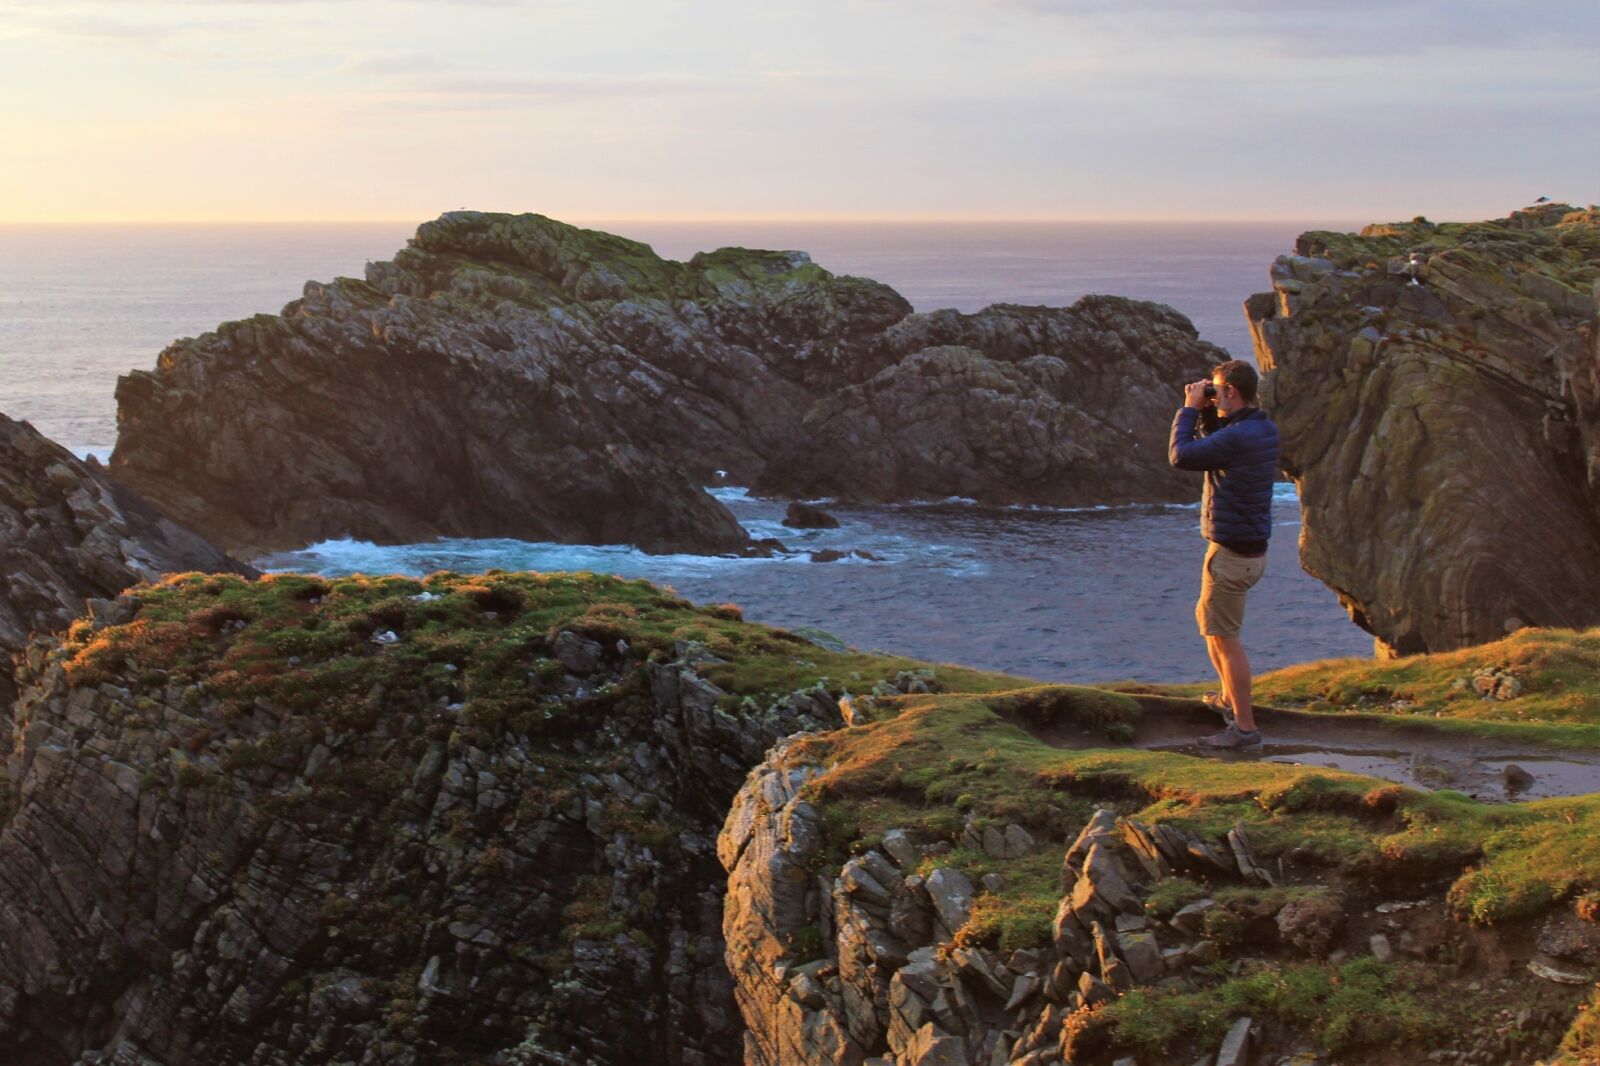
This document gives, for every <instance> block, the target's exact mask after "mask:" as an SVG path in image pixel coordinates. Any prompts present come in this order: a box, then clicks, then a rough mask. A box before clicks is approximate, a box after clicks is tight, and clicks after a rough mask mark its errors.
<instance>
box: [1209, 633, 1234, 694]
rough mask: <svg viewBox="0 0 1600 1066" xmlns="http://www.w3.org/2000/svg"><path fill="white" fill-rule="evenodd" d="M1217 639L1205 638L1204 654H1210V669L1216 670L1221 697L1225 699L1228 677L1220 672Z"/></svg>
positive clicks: (1219, 654) (1220, 655)
mask: <svg viewBox="0 0 1600 1066" xmlns="http://www.w3.org/2000/svg"><path fill="white" fill-rule="evenodd" d="M1217 639H1218V638H1216V637H1207V638H1206V654H1207V655H1209V656H1211V669H1213V670H1215V671H1216V672H1217V681H1218V683H1219V684H1221V686H1222V698H1223V699H1227V698H1228V679H1227V677H1226V676H1224V674H1223V672H1222V653H1221V652H1219V651H1218V650H1217ZM1230 706H1231V704H1230Z"/></svg>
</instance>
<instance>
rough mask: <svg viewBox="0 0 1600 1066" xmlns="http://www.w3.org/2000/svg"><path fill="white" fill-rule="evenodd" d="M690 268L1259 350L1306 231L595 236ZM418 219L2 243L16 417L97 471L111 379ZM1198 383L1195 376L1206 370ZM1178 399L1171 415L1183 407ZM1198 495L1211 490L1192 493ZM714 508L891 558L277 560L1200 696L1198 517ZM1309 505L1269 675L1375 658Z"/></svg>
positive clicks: (4, 365) (1293, 509) (1278, 583)
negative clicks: (499, 582)
mask: <svg viewBox="0 0 1600 1066" xmlns="http://www.w3.org/2000/svg"><path fill="white" fill-rule="evenodd" d="M582 224H586V225H593V226H596V227H598V228H602V229H606V230H609V231H611V232H615V233H621V234H623V235H625V236H629V237H633V238H635V239H638V240H642V241H645V242H646V243H649V244H650V245H652V246H653V247H654V248H655V249H656V251H657V252H658V253H660V254H662V255H664V256H667V257H669V258H673V259H683V258H687V257H688V256H690V255H692V254H693V253H694V252H696V251H701V250H708V249H712V248H717V247H723V246H727V245H742V246H746V247H768V248H786V249H787V248H798V249H802V250H805V251H807V252H809V253H810V254H811V255H812V258H813V259H814V260H815V261H816V262H818V263H819V264H821V265H822V266H824V267H826V268H828V269H830V270H832V271H834V272H836V273H848V274H858V275H862V276H866V277H871V278H876V279H878V280H880V281H884V282H887V283H888V284H890V285H892V286H894V287H895V288H896V289H898V290H899V291H900V292H901V293H902V294H903V295H905V296H906V298H907V299H909V300H910V301H911V302H912V304H913V305H914V306H915V307H916V308H917V309H918V310H932V309H934V308H938V307H954V308H957V309H958V310H962V311H975V310H978V309H979V308H981V307H984V306H986V305H988V304H990V303H995V302H1002V301H1003V302H1010V303H1023V304H1050V305H1066V304H1070V303H1071V302H1072V301H1074V300H1075V299H1077V298H1078V297H1079V296H1082V295H1084V294H1086V293H1115V294H1117V295H1122V296H1131V297H1137V298H1141V299H1149V300H1156V301H1159V302H1162V303H1166V304H1169V305H1171V306H1172V307H1174V308H1176V309H1177V310H1179V311H1181V312H1183V313H1184V314H1186V315H1188V316H1189V318H1190V319H1191V320H1192V321H1193V322H1194V323H1195V326H1196V328H1197V329H1198V330H1199V331H1200V335H1201V336H1202V337H1204V338H1205V339H1207V340H1210V341H1213V342H1214V343H1216V344H1218V345H1221V346H1222V347H1224V348H1226V349H1228V350H1229V351H1230V352H1232V353H1233V354H1234V355H1236V356H1238V357H1241V358H1248V357H1249V356H1250V341H1249V333H1248V330H1247V328H1246V326H1245V323H1244V317H1243V314H1242V311H1241V304H1242V303H1243V301H1244V298H1245V297H1246V296H1247V295H1249V294H1250V293H1252V292H1256V291H1258V290H1263V289H1265V288H1266V286H1267V268H1268V267H1269V265H1270V264H1271V262H1272V259H1273V257H1274V256H1276V255H1278V254H1279V253H1281V252H1283V251H1285V250H1287V249H1289V248H1290V247H1292V245H1293V241H1294V238H1295V236H1296V235H1297V234H1298V233H1300V232H1301V231H1303V230H1306V229H1313V228H1340V229H1347V228H1349V227H1350V225H1351V224H1350V223H1348V222H1339V221H1331V220H1310V221H1307V222H1305V223H1182V224H1173V223H1144V224H1127V223H1049V224H1025V223H1008V224H996V223H881V224H880V223H855V224H841V223H800V222H771V223H762V222H727V223H712V222H704V223H664V222H615V221H611V222H605V221H590V222H583V223H582ZM414 228H415V227H414V225H413V224H410V223H362V224H341V225H326V224H323V225H182V226H155V225H150V226H133V225H129V226H100V225H96V226H89V225H85V226H56V225H50V226H15V225H12V226H0V411H3V412H4V413H6V414H8V415H10V416H12V417H14V418H24V419H27V420H28V421H30V422H32V423H33V424H34V425H35V426H37V427H38V428H39V429H40V430H41V431H42V432H44V433H45V434H46V435H48V436H50V437H52V438H53V439H55V440H57V441H59V442H61V443H62V444H65V445H67V446H68V447H70V448H72V449H73V450H74V451H76V452H78V453H79V454H80V455H87V454H98V455H104V454H107V453H109V451H110V449H111V447H112V445H113V444H114V443H115V440H116V409H115V400H114V397H113V390H114V388H115V385H116V378H117V376H118V375H119V374H121V373H124V372H126V371H127V370H128V369H130V368H135V367H146V368H147V367H150V366H152V365H153V364H154V361H155V357H156V354H157V353H158V352H159V351H160V350H161V349H162V348H163V347H165V346H166V345H167V344H168V343H170V342H171V341H172V340H174V339H176V338H178V337H184V336H192V335H195V334H197V333H201V332H204V331H206V330H208V329H211V328H213V327H214V326H215V325H216V324H217V323H219V322H222V321H226V320H229V319H236V318H243V317H247V316H249V315H252V314H257V313H262V312H276V311H278V310H279V309H280V308H281V307H282V306H283V304H285V303H286V302H288V301H289V300H292V299H294V298H295V297H297V296H298V295H299V293H300V288H301V286H302V284H303V283H304V282H305V281H306V280H307V279H317V280H326V279H329V278H332V277H334V276H337V275H355V276H359V275H360V274H361V271H362V268H363V265H364V264H365V263H366V262H367V261H369V260H374V259H386V258H389V257H390V256H391V255H392V254H393V252H394V251H395V250H396V249H398V248H399V247H400V246H401V245H402V244H403V243H404V241H405V239H406V237H408V236H409V235H410V233H411V232H412V231H413V230H414ZM1206 369H1207V368H1206V367H1195V374H1196V376H1199V375H1201V374H1203V373H1204V372H1205V370H1206ZM1178 384H1179V383H1174V392H1173V395H1174V406H1176V404H1177V402H1178ZM1195 492H1196V497H1197V498H1198V495H1199V483H1198V480H1197V482H1196V487H1195ZM717 494H718V495H719V496H720V497H721V498H722V499H723V501H724V502H725V503H726V504H728V506H729V507H730V508H731V509H732V510H733V511H734V513H735V514H736V515H737V516H738V517H739V519H740V521H741V522H743V523H744V524H745V525H746V527H747V528H749V529H750V531H751V533H752V534H753V535H755V536H776V537H778V538H779V539H781V540H783V541H785V542H786V543H787V544H790V545H791V546H792V547H794V548H796V549H810V550H817V549H821V548H836V549H842V550H848V549H862V550H865V551H869V552H871V553H873V554H874V555H878V556H881V561H870V560H862V559H850V560H847V561H840V562H833V563H816V562H811V561H810V556H809V555H808V554H806V553H805V552H804V551H803V550H797V553H796V554H794V555H792V556H789V557H784V558H777V559H770V560H746V559H723V558H716V557H703V556H699V557H697V556H647V555H643V554H641V553H638V552H634V551H631V550H630V549H627V548H623V547H581V546H580V547H574V546H570V545H554V544H531V543H524V542H514V541H446V542H439V543H433V544H426V545H406V546H395V547H376V546H373V545H366V544H359V543H350V542H335V543H328V544H322V545H313V546H308V548H307V549H306V550H304V551H301V552H294V553H287V554H285V555H282V556H276V557H273V558H270V559H267V560H261V561H260V562H261V563H262V564H263V565H266V566H272V567H278V568H295V569H308V570H320V571H323V572H328V573H348V572H355V571H361V572H367V573H377V572H413V573H425V572H428V571H431V570H434V569H439V568H442V567H450V568H454V569H461V570H478V569H486V568H489V567H496V566H498V567H506V568H532V569H546V570H554V569H584V570H596V571H605V572H612V573H618V574H623V575H626V576H630V577H646V578H650V579H651V580H654V581H658V582H662V583H665V584H669V585H671V586H672V587H674V588H675V589H677V590H678V592H680V593H681V594H683V595H685V596H688V597H690V598H691V599H695V600H700V601H707V602H718V603H721V602H733V603H737V604H739V605H740V606H741V607H742V608H743V609H744V612H745V617H746V618H748V619H751V620H755V621H763V622H770V623H772V624H776V625H784V626H791V627H793V626H801V625H811V626H817V627H820V628H822V629H824V630H827V631H828V632H830V633H833V634H835V635H837V636H839V637H840V638H841V639H843V640H845V641H847V642H848V643H850V644H853V645H856V646H859V647H863V648H876V649H883V650H887V651H893V652H897V653H901V654H906V655H913V656H918V657H921V658H928V659H933V660H936V661H944V662H959V663H963V664H967V665H972V666H980V667H986V668H992V669H999V670H1007V671H1011V672H1014V673H1018V674H1023V675H1026V676H1030V677H1036V678H1040V679H1043V680H1061V681H1104V680H1111V679H1136V680H1144V681H1189V680H1203V679H1205V678H1206V677H1207V674H1208V672H1209V665H1208V663H1207V660H1206V657H1205V653H1204V649H1203V647H1202V646H1201V643H1200V641H1199V639H1198V637H1196V636H1195V630H1194V621H1193V604H1194V598H1195V595H1196V594H1197V592H1198V589H1199V562H1200V555H1201V553H1202V549H1203V542H1202V541H1201V540H1200V537H1199V532H1198V524H1197V523H1198V518H1197V513H1196V510H1197V509H1196V508H1195V507H1194V506H1192V505H1188V506H1170V507H1144V506H1136V507H1118V508H1090V509H1077V510H1070V509H1021V508H1006V509H993V508H980V507H976V506H973V505H971V504H970V503H967V502H965V501H960V500H951V501H948V502H946V503H944V504H937V505H917V506H903V507H859V506H842V505H841V506H830V509H831V510H833V511H834V513H835V514H836V515H837V516H838V517H839V518H840V520H841V526H840V528H839V529H837V530H829V531H805V532H798V531H794V530H789V529H787V528H785V527H783V526H782V525H781V524H780V519H781V517H782V513H783V503H782V502H781V501H770V500H760V499H755V498H752V497H750V496H749V495H748V494H747V493H745V492H744V491H743V490H740V489H736V488H735V489H719V490H717ZM1298 523H1299V508H1298V505H1297V503H1296V501H1295V498H1294V493H1293V490H1292V488H1291V487H1289V486H1280V492H1279V494H1278V498H1277V500H1276V502H1275V505H1274V525H1275V527H1276V528H1275V533H1274V536H1273V542H1272V551H1271V553H1270V559H1269V567H1268V572H1267V576H1266V577H1265V578H1264V579H1263V581H1262V584H1261V585H1260V586H1259V587H1258V589H1257V590H1256V592H1255V593H1254V594H1253V595H1252V597H1251V603H1250V611H1251V616H1250V619H1249V624H1248V625H1247V628H1246V630H1245V641H1246V646H1247V648H1248V649H1249V652H1250V655H1251V659H1252V662H1253V664H1254V666H1255V668H1256V669H1257V670H1258V671H1260V670H1266V669H1272V668H1274V667H1278V666H1284V665H1288V664H1291V663H1295V662H1302V661H1306V660H1309V659H1318V658H1325V657H1330V656H1349V655H1366V654H1370V652H1371V647H1372V644H1371V638H1370V637H1369V636H1367V635H1366V634H1365V633H1362V632H1361V631H1360V630H1358V629H1356V627H1355V626H1353V625H1352V624H1351V623H1350V622H1349V620H1348V619H1347V618H1346V616H1345V613H1344V611H1343V610H1342V609H1341V608H1340V607H1339V605H1338V603H1337V601H1336V600H1335V598H1334V596H1333V594H1332V593H1331V592H1330V591H1328V590H1327V589H1326V588H1325V587H1324V586H1323V585H1322V584H1321V583H1320V582H1318V581H1316V580H1315V579H1314V578H1311V577H1310V576H1309V575H1307V574H1305V573H1304V572H1302V571H1301V570H1300V569H1299V567H1298V564H1297V561H1296V546H1295V542H1296V534H1297V528H1298Z"/></svg>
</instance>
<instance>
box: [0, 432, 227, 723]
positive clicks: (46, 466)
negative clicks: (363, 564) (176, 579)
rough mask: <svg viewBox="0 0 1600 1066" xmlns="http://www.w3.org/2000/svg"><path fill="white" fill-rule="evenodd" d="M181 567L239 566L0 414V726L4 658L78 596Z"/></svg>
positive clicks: (5, 691)
mask: <svg viewBox="0 0 1600 1066" xmlns="http://www.w3.org/2000/svg"><path fill="white" fill-rule="evenodd" d="M182 570H225V571H239V572H244V571H246V570H247V568H245V567H243V566H242V564H240V563H238V562H236V561H234V560H232V559H229V558H228V557H227V556H225V555H223V554H222V553H221V552H220V551H218V550H217V549H215V548H213V547H212V546H211V545H210V544H207V543H206V542H205V541H203V540H202V539H200V538H199V537H197V536H195V535H194V534H193V533H190V532H189V531H188V530H186V529H183V528H180V527H179V526H178V525H176V524H175V523H173V522H170V521H168V520H167V519H166V518H165V517H163V516H162V515H160V514H158V513H157V512H156V511H155V510H154V509H153V508H151V507H150V506H149V505H148V504H146V503H144V502H143V501H142V500H140V499H138V498H137V497H136V496H135V495H134V494H133V493H131V492H129V491H128V490H126V489H121V488H118V487H117V486H116V485H115V484H113V483H112V481H111V479H110V478H108V477H106V474H105V471H104V469H102V468H101V467H100V466H99V465H98V464H95V465H88V464H85V463H83V462H80V461H79V460H78V458H77V457H76V456H74V455H73V454H72V453H71V452H69V451H67V450H66V449H65V448H63V447H61V446H60V445H58V444H55V443H53V442H52V441H50V440H48V439H46V438H45V437H44V436H42V435H40V433H39V432H38V431H37V430H35V429H34V428H33V427H32V426H30V425H28V424H27V423H26V422H17V421H15V420H13V419H10V418H7V417H6V416H5V415H3V414H0V732H3V731H6V730H4V727H5V726H6V725H7V724H8V723H9V720H10V719H9V709H10V705H11V701H12V699H13V698H14V696H15V695H16V692H15V689H14V688H13V687H12V681H11V659H12V656H14V655H15V654H17V653H18V652H20V651H21V650H22V649H23V648H24V647H25V646H26V644H27V642H28V638H29V636H31V635H32V634H34V633H53V632H57V631H59V630H61V629H65V628H66V626H67V624H68V623H69V622H71V621H72V620H73V619H74V618H76V617H77V616H78V615H79V614H81V613H82V612H83V605H84V601H85V600H89V599H106V598H108V597H113V596H116V595H117V594H118V593H119V592H121V591H122V590H123V589H125V588H127V587H128V586H129V585H133V584H135V583H137V582H140V581H149V580H153V579H155V578H158V577H160V576H161V575H162V574H164V573H169V572H173V571H182Z"/></svg>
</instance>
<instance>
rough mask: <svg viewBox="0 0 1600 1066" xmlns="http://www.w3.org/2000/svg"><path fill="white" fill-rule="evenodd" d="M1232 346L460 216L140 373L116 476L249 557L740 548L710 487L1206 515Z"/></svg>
mask: <svg viewBox="0 0 1600 1066" xmlns="http://www.w3.org/2000/svg"><path fill="white" fill-rule="evenodd" d="M1223 358H1226V354H1225V353H1224V352H1223V351H1222V350H1221V349H1219V348H1216V347H1215V346H1213V345H1210V344H1207V343H1205V342H1202V341H1200V340H1198V339H1197V337H1196V335H1195V332H1194V329H1193V327H1192V326H1191V325H1190V324H1189V322H1188V321H1187V320H1186V319H1184V318H1183V317H1182V316H1181V315H1178V314H1177V313H1176V312H1174V311H1172V310H1171V309H1170V308H1166V307H1164V306H1161V305H1157V304H1148V303H1139V302H1136V301H1129V300H1119V299H1116V298H1112V297H1091V298H1086V299H1085V300H1083V301H1080V302H1079V304H1077V305H1075V306H1074V307H1072V308H1068V309H1052V308H1023V307H1011V306H1005V305H1001V306H997V307H994V308H990V309H989V310H987V311H984V312H980V313H979V314H977V315H960V314H957V313H955V312H936V313H934V314H931V315H915V314H912V313H911V307H910V305H909V304H908V303H907V302H906V301H905V300H904V299H903V298H902V297H900V296H899V295H898V294H897V293H895V292H894V291H893V290H892V289H890V288H888V287H887V286H885V285H881V284H879V283H877V282H873V281H868V280H865V279H860V278H851V277H845V276H836V275H833V274H830V273H828V272H827V271H825V270H823V269H822V268H820V267H819V266H817V265H816V264H814V263H812V262H811V261H810V259H809V257H807V256H806V255H805V254H804V253H800V252H762V251H746V250H742V249H723V250H721V251H717V252H710V253H702V254H700V255H697V256H695V257H694V258H693V259H691V260H690V261H689V262H687V263H676V262H670V261H666V260H662V259H660V258H659V257H657V256H656V255H655V254H654V253H653V252H651V251H650V249H649V248H648V247H647V246H645V245H642V244H638V243H636V242H633V241H628V240H625V239H623V238H620V237H614V236H611V235H609V234H603V233H598V232H593V231H586V230H580V229H577V228H575V227H571V226H566V225H563V224H561V223H559V222H555V221H552V220H550V219H547V218H543V217H541V216H537V215H521V216H511V215H495V214H486V213H480V212H470V211H462V212H452V213H450V214H447V215H445V216H443V217H441V218H440V219H438V220H436V221H434V222H430V223H427V224H425V225H423V226H422V227H421V228H419V230H418V231H417V235H416V237H415V238H413V239H412V241H411V242H410V244H409V245H408V246H407V247H406V248H405V249H403V250H402V251H401V252H400V253H398V254H397V255H396V257H395V258H394V260H393V261H391V262H384V263H375V264H372V265H370V266H369V267H368V269H367V272H366V277H365V279H364V280H355V279H349V278H344V279H338V280H336V281H334V282H332V283H329V284H320V283H315V282H313V283H308V284H307V286H306V289H305V295H304V296H303V298H301V299H300V300H297V301H295V302H294V303H291V304H289V305H288V306H287V307H286V308H284V310H283V313H282V314H280V315H258V316H256V317H255V318H252V319H249V320H246V321H242V322H233V323H228V324H225V325H223V326H221V327H219V328H218V329H217V331H215V332H213V333H208V334H205V335H204V336H201V337H199V338H195V339H190V340H183V341H179V342H177V343H176V344H174V345H172V346H171V347H169V348H168V349H167V350H166V351H164V352H163V353H162V354H161V356H160V358H159V360H158V364H157V366H156V368H155V369H154V370H153V371H135V372H133V373H130V374H129V375H127V376H126V377H124V378H123V379H122V380H121V382H120V383H119V385H118V406H119V428H120V434H119V439H118V444H117V449H116V452H115V454H114V455H113V457H112V462H111V467H112V470H113V472H114V475H115V476H116V477H117V478H118V479H119V480H120V481H122V482H123V483H125V484H128V485H130V486H132V487H134V488H136V489H138V490H139V491H141V492H143V493H144V494H145V495H146V496H148V498H150V499H151V500H152V501H154V502H155V503H157V504H158V505H159V506H161V507H162V508H164V509H165V510H167V511H168V513H170V514H172V515H174V516H175V517H177V518H178V519H179V520H181V521H185V522H188V523H190V524H191V525H192V526H193V527H194V528H196V529H198V530H200V531H202V532H204V533H205V534H206V535H208V536H210V537H212V538H213V539H214V540H215V541H216V542H217V543H219V544H222V545H224V546H226V547H228V548H229V549H230V550H236V551H238V552H241V553H259V552H264V551H268V550H276V549H283V548H292V547H297V546H299V545H302V544H305V543H308V542H311V541H317V540H322V539H327V538H337V537H341V536H347V535H348V536H354V537H357V538H361V539H367V540H374V541H379V542H387V543H393V542H406V541H418V540H427V539H430V538H433V537H438V536H471V537H495V536H508V537H519V538H523V539H532V540H556V541H563V542H575V543H579V542H581V543H633V544H637V545H639V546H640V547H643V548H645V549H647V550H652V551H669V550H691V551H708V552H715V551H730V550H741V549H743V548H745V547H747V546H748V542H747V538H746V537H745V535H744V533H743V531H742V530H741V529H740V527H739V526H738V523H737V522H735V521H734V519H733V518H732V516H731V515H730V514H729V513H728V511H727V510H726V508H724V507H723V506H722V505H721V504H720V503H718V502H717V501H716V500H714V499H712V498H711V497H709V496H708V495H706V494H705V493H704V492H703V491H702V489H701V486H702V485H707V484H713V483H724V479H725V481H726V482H731V483H734V484H744V485H760V486H762V487H763V491H764V492H768V493H771V494H773V495H784V496H790V497H805V496H811V495H817V494H819V493H824V492H825V493H827V494H831V495H837V496H842V497H847V498H850V499H856V500H872V501H879V500H901V499H910V498H926V497H932V498H943V497H946V496H950V495H971V496H974V497H975V498H981V499H984V500H986V501H990V502H1037V503H1084V502H1096V503H1098V502H1114V501H1117V500H1175V499H1189V498H1192V496H1193V494H1194V485H1193V483H1192V480H1191V479H1188V478H1185V477H1182V476H1179V475H1177V474H1175V472H1173V471H1171V470H1170V469H1169V468H1168V467H1167V465H1166V461H1165V453H1164V445H1163V440H1162V437H1163V434H1164V432H1165V430H1164V427H1165V425H1166V423H1167V421H1168V419H1169V418H1170V414H1171V409H1172V407H1173V406H1174V402H1175V401H1174V396H1175V392H1174V389H1175V388H1176V383H1177V382H1181V381H1182V380H1186V379H1188V378H1192V376H1193V375H1194V374H1195V373H1197V372H1202V371H1203V370H1204V369H1205V368H1206V367H1208V366H1210V365H1212V364H1214V363H1215V362H1218V361H1220V360H1221V359H1223ZM911 427H920V428H917V429H916V432H910V428H911ZM994 485H1008V486H1014V488H1008V489H1005V490H1003V491H1002V490H997V489H994V488H992V487H991V486H994ZM997 493H998V494H999V495H997Z"/></svg>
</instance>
